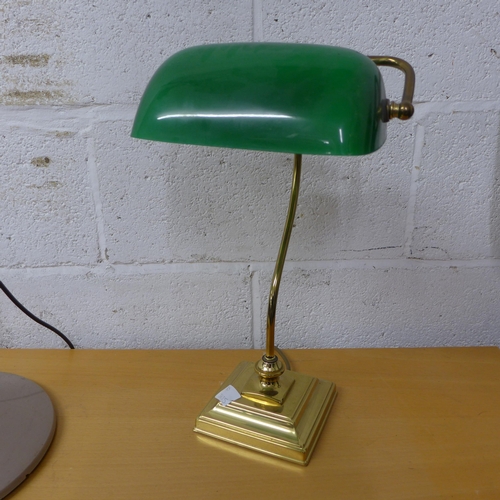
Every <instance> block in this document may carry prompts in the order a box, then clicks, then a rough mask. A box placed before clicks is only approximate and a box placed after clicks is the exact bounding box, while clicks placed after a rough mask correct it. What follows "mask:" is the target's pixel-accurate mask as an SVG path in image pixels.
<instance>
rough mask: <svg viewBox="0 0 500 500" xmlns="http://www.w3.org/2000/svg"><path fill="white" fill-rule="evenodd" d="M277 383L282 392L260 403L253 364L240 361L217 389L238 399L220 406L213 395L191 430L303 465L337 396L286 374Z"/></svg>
mask: <svg viewBox="0 0 500 500" xmlns="http://www.w3.org/2000/svg"><path fill="white" fill-rule="evenodd" d="M280 382H282V383H283V386H285V387H286V390H285V391H283V393H280V394H279V395H277V397H275V398H267V397H263V398H262V399H261V398H260V397H259V395H258V394H259V391H258V389H257V387H258V384H259V376H258V375H257V373H256V372H255V365H254V363H250V362H248V361H244V362H242V363H240V364H239V365H238V366H237V367H236V369H235V370H234V371H233V373H232V374H231V375H230V376H229V378H228V379H227V380H226V381H225V382H224V384H222V386H221V387H222V389H224V388H226V387H227V386H229V385H232V386H233V387H234V388H235V389H236V390H237V391H238V392H239V393H240V394H242V397H240V398H239V399H237V400H235V401H232V402H230V403H229V404H227V405H226V406H224V405H223V404H222V403H221V402H220V401H218V400H217V399H216V398H215V397H213V398H212V399H211V400H210V402H209V403H208V404H207V406H206V407H205V408H204V409H203V411H202V412H201V413H200V415H199V416H198V418H197V419H196V426H195V428H194V431H195V432H198V433H200V434H205V435H207V436H212V437H215V438H217V439H221V440H223V441H227V442H229V443H233V444H237V445H239V446H243V447H245V448H249V449H251V450H255V451H260V452H261V453H266V454H267V455H272V456H274V457H278V458H282V459H284V460H288V461H290V462H295V463H298V464H301V465H307V464H308V463H309V460H310V458H311V454H312V451H313V449H314V446H315V445H316V442H317V440H318V437H319V435H320V433H321V430H322V429H323V426H324V424H325V421H326V418H327V417H328V414H329V413H330V410H331V408H332V405H333V401H334V400H335V397H336V395H337V391H336V388H335V384H333V383H331V382H327V381H325V380H320V379H317V378H315V377H310V376H308V375H303V374H301V373H297V372H294V371H291V370H287V371H286V372H285V373H284V374H283V375H282V376H281V377H280Z"/></svg>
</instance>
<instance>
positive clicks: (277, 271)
mask: <svg viewBox="0 0 500 500" xmlns="http://www.w3.org/2000/svg"><path fill="white" fill-rule="evenodd" d="M301 167H302V155H300V154H296V155H295V156H294V162H293V177H292V188H291V192H290V202H289V205H288V214H287V216H286V222H285V227H284V230H283V236H282V238H281V245H280V249H279V252H278V258H277V260H276V266H275V267H274V274H273V279H272V282H271V290H270V291H269V305H268V309H267V331H266V354H265V357H266V358H268V359H269V360H270V359H274V358H275V356H276V355H275V352H274V324H275V319H276V304H277V302H278V292H279V287H280V281H281V275H282V273H283V266H284V265H285V258H286V252H287V250H288V243H289V242H290V236H291V234H292V228H293V221H294V219H295V210H296V208H297V200H298V198H299V187H300V172H301Z"/></svg>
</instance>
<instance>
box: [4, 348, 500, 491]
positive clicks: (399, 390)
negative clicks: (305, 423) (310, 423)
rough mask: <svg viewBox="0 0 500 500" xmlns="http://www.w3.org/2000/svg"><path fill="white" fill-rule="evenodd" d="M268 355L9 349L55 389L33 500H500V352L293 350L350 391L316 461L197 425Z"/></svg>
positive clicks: (14, 368) (22, 370) (29, 484)
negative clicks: (53, 415)
mask: <svg viewBox="0 0 500 500" xmlns="http://www.w3.org/2000/svg"><path fill="white" fill-rule="evenodd" d="M260 354H261V353H260V351H140V350H138V351H113V350H107V351H90V350H87V351H85V350H77V351H65V350H61V351H55V350H0V370H1V371H4V372H10V373H16V374H19V375H22V376H24V377H27V378H30V379H32V380H34V381H35V382H37V383H38V384H40V385H41V386H43V387H44V388H45V389H46V390H47V392H48V393H49V395H50V396H51V398H52V400H53V402H54V405H55V407H56V411H57V415H58V428H57V432H56V437H55V440H54V442H53V444H52V446H51V448H50V449H49V452H48V454H47V455H46V457H45V459H44V460H43V461H42V463H41V465H40V466H39V467H38V468H37V469H36V470H35V471H34V472H33V474H32V475H31V476H30V477H29V478H28V479H27V480H26V481H25V482H24V483H23V484H22V485H21V486H20V487H19V488H18V489H17V490H15V491H14V492H13V493H11V495H9V496H8V497H7V498H8V499H9V500H10V499H12V500H14V499H16V500H22V499H44V500H45V499H51V500H57V499H64V500H71V499H78V500H80V499H92V500H96V499H108V500H109V499H114V498H116V499H134V500H137V499H148V500H149V499H166V498H183V499H211V498H223V499H224V498H231V499H246V498H258V497H262V496H272V497H273V498H280V499H295V498H307V499H342V500H343V499H358V498H359V499H381V500H382V499H383V500H391V499H395V500H403V499H419V500H422V499H434V500H435V499H448V498H450V499H456V500H470V499H475V498H481V499H486V498H487V499H495V500H498V499H500V350H499V349H498V348H494V347H486V348H439V349H346V350H290V351H287V354H288V355H289V357H290V360H291V362H292V368H293V369H294V370H296V371H300V372H302V373H307V374H310V375H314V376H317V377H319V378H324V379H327V380H332V381H334V382H336V383H337V385H338V389H339V395H338V398H337V400H336V401H335V404H334V406H333V410H332V413H331V415H330V417H329V419H328V421H327V423H326V426H325V428H324V431H323V434H322V436H321V437H320V440H319V443H318V445H317V447H316V450H315V452H314V455H313V457H312V460H311V462H310V464H309V466H308V467H302V466H300V465H293V464H290V463H287V462H283V461H280V460H278V459H274V458H270V457H266V456H263V455H260V454H257V453H254V452H251V451H246V450H243V449H240V448H238V447H236V446H232V445H228V444H223V443H219V442H218V441H216V440H213V439H210V438H207V437H203V436H199V435H197V434H195V433H193V432H192V429H193V425H194V419H195V417H196V416H197V414H198V413H199V412H200V410H201V409H202V408H203V407H204V406H205V404H206V403H207V401H208V399H209V398H210V397H211V396H212V395H213V394H214V393H215V392H216V390H217V388H218V387H219V386H220V384H221V383H222V382H223V381H224V380H225V378H226V377H227V376H228V375H229V373H230V372H231V371H232V370H233V368H234V367H235V366H236V364H237V363H238V362H239V361H241V360H248V361H255V360H257V359H258V357H259V356H260Z"/></svg>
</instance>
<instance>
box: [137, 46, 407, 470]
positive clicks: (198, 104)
mask: <svg viewBox="0 0 500 500" xmlns="http://www.w3.org/2000/svg"><path fill="white" fill-rule="evenodd" d="M378 65H380V66H391V67H394V68H397V69H400V70H402V71H403V72H404V73H405V84H404V91H403V98H402V102H401V103H395V102H389V101H388V100H387V99H386V97H385V90H384V83H383V79H382V76H381V74H380V71H379V69H378V67H377V66H378ZM414 82H415V76H414V72H413V69H412V67H411V66H410V65H409V64H408V63H407V62H405V61H403V60H401V59H398V58H395V57H375V56H374V57H366V56H364V55H362V54H360V53H358V52H355V51H353V50H349V49H345V48H340V47H330V46H323V45H305V44H282V43H234V44H215V45H205V46H199V47H192V48H188V49H185V50H182V51H180V52H178V53H176V54H174V55H173V56H171V57H170V58H169V59H167V60H166V61H165V63H163V65H162V66H161V67H160V68H159V69H158V70H157V71H156V73H155V74H154V76H153V78H152V79H151V81H150V82H149V85H148V86H147V89H146V91H145V92H144V95H143V96H142V99H141V102H140V105H139V108H138V111H137V114H136V117H135V121H134V125H133V129H132V136H133V137H136V138H140V139H148V140H154V141H164V142H172V143H183V144H195V145H203V146H217V147H226V148H238V149H250V150H259V151H274V152H281V153H292V154H294V167H293V176H292V187H291V194H290V203H289V208H288V215H287V218H286V222H285V228H284V232H283V237H282V241H281V246H280V249H279V252H278V258H277V261H276V266H275V270H274V274H273V277H272V281H271V290H270V294H269V304H268V314H267V333H266V351H265V353H264V355H263V356H262V358H261V359H259V360H258V361H257V362H256V363H255V364H254V363H250V362H242V363H240V364H239V365H238V366H237V367H236V369H235V370H234V371H233V373H232V374H231V375H230V376H229V378H228V379H227V380H226V381H225V382H224V384H223V385H222V390H220V389H219V390H218V391H219V392H218V393H217V394H216V395H215V396H214V397H213V398H212V399H211V400H210V401H209V402H208V404H207V406H206V407H205V408H204V409H203V410H202V411H201V413H200V415H199V416H198V418H197V419H196V424H195V429H194V430H195V431H196V432H198V433H201V434H205V435H208V436H212V437H215V438H218V439H221V440H223V441H226V442H230V443H233V444H237V445H240V446H243V447H245V448H249V449H252V450H256V451H260V452H263V453H266V454H268V455H272V456H275V457H279V458H283V459H285V460H289V461H291V462H295V463H298V464H302V465H307V463H308V462H309V460H310V457H311V453H312V451H313V449H314V446H315V444H316V442H317V439H318V437H319V434H320V433H321V430H322V428H323V426H324V423H325V421H326V418H327V416H328V414H329V412H330V409H331V407H332V404H333V402H334V399H335V396H336V394H337V391H336V387H335V384H333V383H332V382H328V381H325V380H320V379H317V378H316V377H314V376H309V375H304V374H301V373H297V372H295V371H292V370H290V369H288V362H287V360H286V357H283V355H282V354H280V352H281V351H280V350H279V349H278V348H277V347H275V344H274V327H275V317H276V305H277V300H278V291H279V285H280V280H281V275H282V271H283V266H284V263H285V257H286V252H287V248H288V242H289V240H290V235H291V231H292V227H293V220H294V217H295V208H296V206H297V199H298V193H299V183H300V172H301V164H302V155H303V154H315V155H338V156H354V155H366V154H369V153H372V152H374V151H376V150H377V149H379V148H380V147H381V146H382V145H383V144H384V142H385V139H386V123H387V122H388V121H389V120H390V119H391V118H396V117H397V118H400V119H403V120H404V119H408V118H410V117H411V116H412V114H413V105H412V99H413V89H414ZM228 175H230V172H228ZM279 354H280V356H278V355H279ZM280 357H281V358H284V359H283V360H282V359H280Z"/></svg>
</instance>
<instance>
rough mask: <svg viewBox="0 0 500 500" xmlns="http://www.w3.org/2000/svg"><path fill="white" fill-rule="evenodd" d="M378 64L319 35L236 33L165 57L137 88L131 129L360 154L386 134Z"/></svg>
mask: <svg viewBox="0 0 500 500" xmlns="http://www.w3.org/2000/svg"><path fill="white" fill-rule="evenodd" d="M384 101H385V91H384V84H383V80H382V77H381V74H380V72H379V70H378V68H377V66H376V64H375V63H374V62H373V61H372V60H371V59H370V58H368V57H366V56H364V55H362V54H360V53H358V52H356V51H354V50H350V49H344V48H340V47H329V46H323V45H302V44H283V43H233V44H216V45H204V46H199V47H192V48H189V49H185V50H182V51H180V52H178V53H176V54H174V55H173V56H172V57H170V58H169V59H167V60H166V61H165V63H163V65H162V66H161V67H160V68H159V69H158V71H157V72H156V73H155V75H154V76H153V78H152V79H151V81H150V83H149V85H148V87H147V89H146V91H145V92H144V95H143V97H142V100H141V103H140V105H139V109H138V111H137V115H136V118H135V122H134V126H133V129H132V136H133V137H136V138H140V139H149V140H154V141H163V142H174V143H182V144H197V145H203V146H218V147H227V148H238V149H252V150H261V151H276V152H283V153H296V154H318V155H364V154H368V153H372V152H373V151H376V150H377V149H378V148H380V147H381V146H382V145H383V143H384V142H385V138H386V124H385V123H384V121H382V116H381V115H382V113H381V109H382V106H383V102H384Z"/></svg>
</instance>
